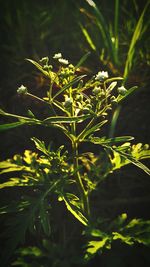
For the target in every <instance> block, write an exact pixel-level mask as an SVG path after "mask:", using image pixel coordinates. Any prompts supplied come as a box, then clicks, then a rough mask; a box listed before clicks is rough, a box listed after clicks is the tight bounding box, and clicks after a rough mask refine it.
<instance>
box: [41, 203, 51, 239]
mask: <svg viewBox="0 0 150 267" xmlns="http://www.w3.org/2000/svg"><path fill="white" fill-rule="evenodd" d="M47 208H48V203H47V202H45V200H43V201H42V202H41V205H40V211H39V216H40V221H41V225H42V227H43V230H44V233H45V234H46V235H47V236H50V234H51V227H50V218H49V213H48V211H47Z"/></svg>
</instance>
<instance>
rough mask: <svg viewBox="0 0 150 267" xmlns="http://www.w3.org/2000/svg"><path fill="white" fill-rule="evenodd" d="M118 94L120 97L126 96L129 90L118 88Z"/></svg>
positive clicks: (122, 87)
mask: <svg viewBox="0 0 150 267" xmlns="http://www.w3.org/2000/svg"><path fill="white" fill-rule="evenodd" d="M118 93H119V94H120V95H125V94H126V93H127V89H126V88H125V87H124V86H120V87H118Z"/></svg>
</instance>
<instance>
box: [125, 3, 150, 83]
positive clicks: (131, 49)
mask: <svg viewBox="0 0 150 267" xmlns="http://www.w3.org/2000/svg"><path fill="white" fill-rule="evenodd" d="M149 4H150V1H148V2H147V4H146V5H145V7H144V9H143V12H142V13H141V16H140V18H139V20H138V22H137V24H136V27H135V30H134V33H133V36H132V39H131V43H130V46H129V50H128V54H127V59H126V63H125V68H124V74H123V77H124V83H125V81H126V80H127V77H128V74H129V71H130V70H131V68H132V64H133V56H134V53H135V46H136V43H137V41H138V40H139V39H140V37H141V35H142V32H143V20H144V15H145V13H146V10H147V8H148V5H149Z"/></svg>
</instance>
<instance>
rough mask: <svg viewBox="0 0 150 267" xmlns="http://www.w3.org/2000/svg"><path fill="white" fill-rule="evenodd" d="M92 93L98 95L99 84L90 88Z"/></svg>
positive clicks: (99, 90)
mask: <svg viewBox="0 0 150 267" xmlns="http://www.w3.org/2000/svg"><path fill="white" fill-rule="evenodd" d="M92 92H93V94H94V95H98V94H99V93H100V92H101V88H100V87H99V86H96V87H94V89H93V90H92Z"/></svg>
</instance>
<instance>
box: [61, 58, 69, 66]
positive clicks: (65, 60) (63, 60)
mask: <svg viewBox="0 0 150 267" xmlns="http://www.w3.org/2000/svg"><path fill="white" fill-rule="evenodd" d="M58 61H59V62H60V63H62V64H64V65H68V64H69V61H68V60H67V59H64V58H59V59H58Z"/></svg>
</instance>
